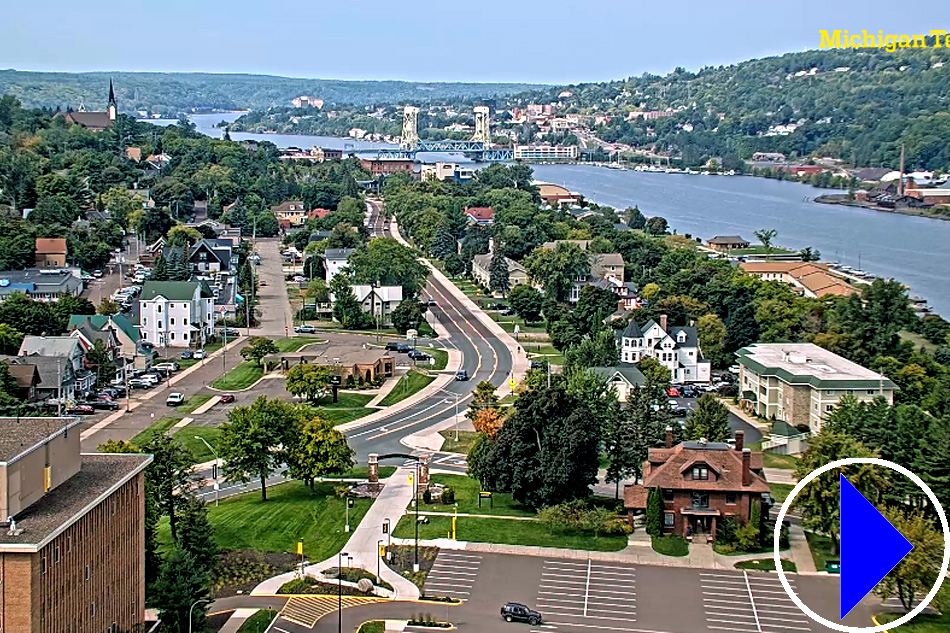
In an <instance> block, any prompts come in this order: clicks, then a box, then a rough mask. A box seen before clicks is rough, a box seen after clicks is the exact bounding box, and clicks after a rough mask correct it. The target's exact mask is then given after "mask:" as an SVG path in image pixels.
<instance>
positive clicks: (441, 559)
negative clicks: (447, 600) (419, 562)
mask: <svg viewBox="0 0 950 633" xmlns="http://www.w3.org/2000/svg"><path fill="white" fill-rule="evenodd" d="M481 564H482V557H481V555H479V554H473V553H471V552H464V551H456V550H441V551H440V552H439V555H438V556H437V557H436V559H435V563H433V565H432V569H431V570H429V574H428V575H427V576H426V582H425V586H424V588H423V592H424V593H425V594H426V595H429V596H448V597H452V598H461V599H463V600H464V599H467V598H468V597H469V595H471V589H472V585H474V584H475V579H476V578H477V577H478V568H479V567H481Z"/></svg>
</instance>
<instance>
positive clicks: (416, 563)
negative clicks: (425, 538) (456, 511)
mask: <svg viewBox="0 0 950 633" xmlns="http://www.w3.org/2000/svg"><path fill="white" fill-rule="evenodd" d="M421 464H422V462H420V461H419V460H418V459H417V460H416V479H415V482H414V483H415V485H414V486H413V490H412V492H413V494H414V495H415V497H416V550H415V558H414V561H413V563H412V571H414V572H418V571H419V466H420V465H421Z"/></svg>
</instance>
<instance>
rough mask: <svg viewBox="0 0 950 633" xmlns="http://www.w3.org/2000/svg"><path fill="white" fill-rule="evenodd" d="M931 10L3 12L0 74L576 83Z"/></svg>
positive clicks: (726, 58)
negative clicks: (164, 74)
mask: <svg viewBox="0 0 950 633" xmlns="http://www.w3.org/2000/svg"><path fill="white" fill-rule="evenodd" d="M915 5H916V6H915ZM934 6H935V4H934V3H926V4H925V3H923V2H913V1H910V2H908V1H905V2H901V3H899V4H896V5H895V4H894V3H893V2H885V1H884V0H863V1H861V2H840V1H839V2H829V1H828V0H801V1H800V2H797V3H788V2H754V1H753V0H704V1H702V2H694V1H691V2H663V1H659V0H651V1H650V2H639V1H636V0H628V1H626V2H623V1H616V0H600V1H598V0H591V1H588V2H576V1H573V2H567V1H562V0H548V1H547V2H541V1H538V0H521V1H519V0H507V1H498V0H484V1H483V2H480V3H466V2H459V1H458V0H454V1H451V0H450V1H448V2H441V3H440V2H417V1H414V2H398V1H397V0H391V1H387V2H381V1H378V0H355V1H354V0H344V1H339V0H334V1H332V2H328V1H327V0H309V1H308V0H297V1H293V2H292V1H289V0H264V1H260V0H258V1H256V2H250V1H248V0H232V1H231V2H221V1H220V0H190V1H187V2H185V1H182V0H163V1H152V2H141V1H140V0H139V1H136V0H133V1H132V2H125V3H123V2H104V3H98V4H89V3H83V2H75V0H69V1H66V0H47V1H46V2H35V3H33V2H15V3H13V2H11V3H10V6H8V7H5V8H4V10H3V20H2V22H0V68H16V69H19V70H59V71H87V70H103V71H108V70H142V71H144V70H150V71H207V72H247V73H262V74H274V75H284V76H293V77H314V78H333V79H406V80H413V81H423V80H425V81H524V82H538V83H575V82H581V81H602V80H608V79H617V78H622V77H626V76H629V75H639V74H640V73H643V72H654V73H666V72H669V71H670V70H672V69H673V68H675V67H676V66H684V67H686V68H687V69H690V70H695V69H697V68H699V67H701V66H703V65H719V64H728V63H733V62H738V61H742V60H744V59H749V58H753V57H765V56H769V55H774V54H780V53H784V52H789V51H799V50H803V49H805V48H817V46H818V43H819V36H818V30H819V29H822V28H824V29H829V30H831V29H849V30H851V31H856V30H860V29H862V28H866V29H868V30H869V31H871V32H875V33H876V32H877V30H878V29H884V31H885V33H926V32H928V31H929V30H930V29H932V28H941V25H940V23H939V22H940V17H939V15H937V14H939V13H940V12H939V11H934V10H933V7H934ZM107 7H114V8H113V9H111V10H110V9H107ZM928 16H933V17H928ZM944 28H946V27H944Z"/></svg>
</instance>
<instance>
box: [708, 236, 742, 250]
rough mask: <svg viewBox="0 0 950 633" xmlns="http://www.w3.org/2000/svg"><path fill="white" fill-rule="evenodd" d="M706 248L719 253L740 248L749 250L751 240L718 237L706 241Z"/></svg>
mask: <svg viewBox="0 0 950 633" xmlns="http://www.w3.org/2000/svg"><path fill="white" fill-rule="evenodd" d="M706 246H708V247H709V248H711V249H713V250H717V251H731V250H735V249H739V248H749V240H744V239H742V238H741V237H740V236H738V235H717V236H716V237H714V238H712V239H709V240H706Z"/></svg>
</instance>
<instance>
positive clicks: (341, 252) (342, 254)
mask: <svg viewBox="0 0 950 633" xmlns="http://www.w3.org/2000/svg"><path fill="white" fill-rule="evenodd" d="M355 252H356V249H355V248H328V249H327V250H326V251H324V253H323V258H324V259H332V260H337V261H339V260H344V261H345V260H346V259H347V258H349V256H350V255H352V254H353V253H355Z"/></svg>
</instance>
